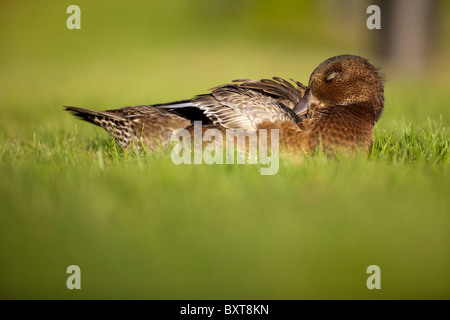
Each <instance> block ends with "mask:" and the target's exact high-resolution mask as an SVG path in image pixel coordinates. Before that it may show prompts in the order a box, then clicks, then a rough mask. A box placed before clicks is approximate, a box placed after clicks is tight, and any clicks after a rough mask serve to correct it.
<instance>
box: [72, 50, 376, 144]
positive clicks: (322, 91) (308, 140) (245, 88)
mask: <svg viewBox="0 0 450 320" xmlns="http://www.w3.org/2000/svg"><path fill="white" fill-rule="evenodd" d="M291 81H292V82H289V81H286V80H284V79H281V78H278V77H274V78H272V79H262V80H259V81H254V80H234V81H233V82H232V83H230V84H225V85H221V86H217V87H215V88H213V89H211V93H209V94H203V95H198V96H196V97H194V98H193V99H190V100H182V101H177V102H172V103H167V104H158V105H144V106H133V107H124V108H121V109H117V110H107V111H94V110H89V109H83V108H77V107H66V110H67V111H70V112H72V113H73V114H74V115H76V116H77V117H79V118H81V119H83V120H86V121H88V122H91V123H94V124H96V125H99V126H101V127H102V128H104V129H105V130H106V131H107V132H108V133H109V134H110V135H111V136H113V137H114V139H115V140H116V142H117V143H118V144H119V145H121V146H122V147H124V148H127V147H129V146H130V145H131V144H135V143H136V144H138V145H140V144H141V143H144V144H146V145H148V146H149V147H150V148H154V147H155V146H157V145H162V146H164V147H167V145H168V143H169V141H170V137H171V135H172V133H173V132H174V131H175V130H177V129H182V128H190V127H191V126H192V124H193V122H194V121H202V124H203V125H206V126H208V127H216V128H220V129H222V131H223V130H224V129H236V130H244V131H258V130H260V129H269V130H270V129H278V130H279V137H280V144H281V146H284V148H285V149H286V150H288V151H297V150H306V151H309V150H314V149H315V148H316V146H317V145H318V144H320V145H321V146H322V147H323V148H324V149H326V150H331V149H344V150H353V149H355V148H358V149H359V148H361V149H364V150H368V149H369V147H370V145H371V143H372V129H373V126H374V124H375V123H376V121H378V119H379V118H380V116H381V113H382V111H383V107H384V89H383V81H382V78H381V76H380V73H379V71H378V70H377V69H376V68H375V67H374V66H372V65H371V64H370V63H369V62H368V61H367V60H366V59H364V58H362V57H359V56H354V55H342V56H337V57H333V58H330V59H328V60H326V61H324V62H322V63H321V64H320V65H319V66H318V67H317V68H316V69H315V70H314V71H313V73H312V74H311V77H310V79H309V85H308V87H306V86H304V85H302V84H301V83H299V82H297V81H295V80H291Z"/></svg>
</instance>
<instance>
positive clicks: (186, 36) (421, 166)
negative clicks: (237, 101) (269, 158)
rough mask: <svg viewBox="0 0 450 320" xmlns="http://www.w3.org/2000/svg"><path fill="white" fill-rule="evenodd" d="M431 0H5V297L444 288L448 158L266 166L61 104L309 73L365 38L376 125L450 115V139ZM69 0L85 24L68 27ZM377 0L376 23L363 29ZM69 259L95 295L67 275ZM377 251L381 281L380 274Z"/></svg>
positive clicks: (444, 60)
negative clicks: (134, 136)
mask: <svg viewBox="0 0 450 320" xmlns="http://www.w3.org/2000/svg"><path fill="white" fill-rule="evenodd" d="M392 3H397V4H398V6H399V8H400V9H398V8H397V9H396V10H397V11H395V10H394V9H393V5H392ZM408 3H409V4H408ZM420 3H422V2H421V1H420V0H419V1H407V2H406V4H405V1H400V0H399V1H391V3H390V2H389V1H351V0H347V1H317V2H312V1H300V0H297V1H268V0H262V1H257V0H228V1H225V0H184V1H182V0H172V1H170V2H168V1H159V0H154V1H138V0H131V1H100V0H98V1H85V0H77V1H75V2H74V1H58V2H56V1H41V0H39V1H1V2H0V142H1V144H0V148H1V149H0V150H1V157H0V201H1V202H0V298H2V299H36V298H40V299H55V298H56V299H72V298H82V299H83V298H84V299H92V298H101V299H109V298H112V299H115V298H122V299H123V298H125V299H127V298H132V299H316V298H325V299H330V298H331V299H333V298H334V299H336V298H338V299H341V298H343V299H347V298H353V299H354V298H362V299H372V298H375V299H380V298H400V299H403V298H414V299H418V298H419V299H420V298H438V299H441V298H446V299H448V298H450V284H449V279H450V271H449V270H450V256H449V254H450V246H449V243H450V236H449V234H448V230H449V227H450V217H449V200H448V190H450V171H449V164H448V157H447V158H445V157H444V158H443V159H444V161H437V162H436V163H431V164H430V163H429V161H428V159H427V158H424V159H422V160H421V161H415V158H414V157H413V156H411V157H410V158H408V157H406V158H405V159H404V160H403V161H398V162H396V161H386V160H385V159H381V160H380V159H378V160H377V159H372V160H368V159H361V158H357V159H347V160H345V161H330V160H328V159H325V158H324V157H317V158H313V159H304V160H301V161H300V165H298V164H297V165H293V164H290V163H288V162H286V163H285V162H282V163H281V167H280V171H279V173H278V174H277V175H275V176H270V177H262V176H260V175H259V173H258V171H257V169H256V168H254V167H252V166H206V165H203V166H175V165H173V164H172V163H171V161H170V157H168V156H150V155H148V156H146V157H139V156H137V157H131V156H130V157H128V156H123V155H111V151H110V150H111V146H110V145H109V141H110V139H109V138H108V136H107V134H106V133H105V132H103V131H102V130H101V129H98V128H94V126H92V125H90V124H87V123H82V122H80V121H77V120H75V119H74V118H73V117H71V116H70V115H69V114H66V113H64V112H63V111H62V106H63V105H74V106H80V107H88V108H92V109H103V110H104V109H111V108H119V107H122V106H127V105H140V104H152V103H162V102H167V101H175V100H178V99H186V98H190V97H192V96H194V95H195V94H199V93H205V92H207V89H208V88H211V87H214V86H216V85H218V84H222V83H226V82H228V81H230V80H232V79H236V78H255V79H259V78H265V77H271V76H275V75H276V76H281V77H285V78H294V79H296V80H298V81H300V82H303V83H304V84H307V82H308V79H309V75H310V74H311V72H312V71H313V70H314V68H315V67H316V66H317V65H318V64H319V63H320V62H322V61H323V60H325V59H327V58H329V57H331V56H335V55H339V54H345V53H351V54H357V55H361V56H364V57H366V58H368V59H369V60H370V61H372V62H373V63H374V64H376V65H378V66H380V67H382V69H383V72H384V74H385V78H386V88H385V89H386V108H385V112H384V115H383V117H382V119H381V120H380V122H379V123H378V125H377V128H376V130H375V131H376V137H377V136H378V137H380V136H383V133H387V134H390V133H393V134H394V135H399V136H402V134H403V131H405V132H409V133H411V130H410V128H411V127H410V123H413V124H414V128H416V132H422V131H421V130H423V128H429V127H431V128H434V129H433V130H435V128H440V129H439V130H440V131H439V137H444V138H443V139H444V141H447V142H446V143H447V144H445V142H444V143H443V144H442V150H444V151H442V152H443V153H441V154H448V136H449V135H448V129H447V128H448V125H449V123H450V120H449V117H448V103H449V101H450V92H449V90H448V87H449V85H450V78H449V76H448V75H449V71H450V68H449V63H450V62H449V59H448V57H449V53H450V44H449V42H448V39H449V38H450V37H449V36H450V25H449V24H450V4H449V3H448V2H446V1H441V2H438V1H435V2H433V1H431V2H430V3H432V5H430V8H427V10H429V11H426V12H427V14H426V16H424V17H422V16H420V14H419V17H422V19H423V21H422V20H421V21H422V22H421V24H420V26H421V27H422V28H421V29H420V30H424V32H423V35H420V34H419V33H416V34H415V35H412V36H411V34H408V31H407V30H409V29H412V27H405V25H406V26H408V24H409V23H416V24H419V22H418V21H419V20H417V19H416V18H414V17H416V16H415V15H414V14H416V15H417V14H418V12H423V8H422V9H420V10H419V11H418V9H417V8H421V7H420ZM71 4H76V5H78V6H79V7H80V8H81V30H69V29H68V28H67V27H66V20H67V18H68V17H69V14H67V13H66V9H67V7H68V6H69V5H71ZM370 4H378V5H379V6H380V7H381V17H382V22H381V26H382V29H381V30H369V29H367V27H366V19H367V18H368V17H369V15H368V14H367V13H366V8H367V6H368V5H370ZM398 10H399V11H398ZM399 12H400V13H403V14H406V16H401V14H400V13H399ZM410 13H411V14H410ZM395 21H397V24H396V23H395ZM398 21H400V22H401V23H400V26H403V28H404V29H405V30H406V31H403V32H406V33H401V32H397V33H398V34H397V33H395V32H394V31H395V30H399V28H400V27H399V22H398ZM420 26H419V27H420ZM420 37H422V38H420ZM400 39H410V40H409V42H405V45H402V46H396V45H394V44H395V43H398V41H400ZM420 39H421V40H420ZM424 39H425V40H424ZM416 40H417V41H419V40H420V41H422V42H421V45H420V46H414V44H415V43H416V42H415V41H416ZM402 41H403V40H402ZM423 47H426V50H425V49H424V50H420V49H421V48H422V49H423ZM402 48H403V49H402ZM405 48H406V49H407V50H405ZM417 48H419V49H417ZM402 50H403V51H402ZM417 50H419V51H421V54H415V53H416V51H417ZM422 51H423V52H422ZM399 56H400V57H401V59H399V58H398V57H399ZM432 132H434V133H436V132H437V131H432ZM421 134H422V135H423V136H426V135H427V133H426V132H422V133H421ZM420 137H421V136H418V140H419V138H420ZM428 138H429V139H431V140H432V139H435V136H433V135H432V134H430V137H428ZM436 139H437V138H436ZM436 139H435V140H436ZM445 139H446V140H445ZM431 140H429V141H431ZM435 140H433V141H435ZM427 141H428V140H427ZM436 141H437V140H436ZM413 158H414V159H413ZM71 264H76V265H79V266H80V268H81V272H82V290H78V291H76V290H73V291H71V290H68V289H67V288H66V278H67V276H68V275H67V274H66V273H65V270H66V268H67V266H69V265H71ZM371 264H377V265H379V266H380V267H381V272H382V276H381V279H382V289H381V290H377V291H375V290H373V291H371V290H368V289H367V287H366V284H365V283H366V279H367V277H368V275H367V274H366V273H365V271H366V268H367V267H368V266H369V265H371Z"/></svg>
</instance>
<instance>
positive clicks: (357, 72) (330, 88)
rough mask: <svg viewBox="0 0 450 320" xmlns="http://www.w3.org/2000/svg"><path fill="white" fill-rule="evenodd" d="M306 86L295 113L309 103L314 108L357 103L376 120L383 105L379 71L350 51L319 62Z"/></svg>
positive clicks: (303, 110)
mask: <svg viewBox="0 0 450 320" xmlns="http://www.w3.org/2000/svg"><path fill="white" fill-rule="evenodd" d="M308 87H309V90H308V91H307V92H306V94H305V96H304V97H303V99H301V100H300V102H299V103H298V104H297V105H296V107H295V108H294V111H295V112H296V113H297V114H301V113H304V112H305V111H307V110H308V109H309V108H310V107H311V105H312V104H315V106H316V107H317V108H324V107H325V108H326V107H333V106H361V107H362V108H365V109H367V110H365V112H367V113H370V114H371V115H372V116H373V120H374V122H375V121H378V119H379V118H380V116H381V113H382V111H383V106H384V87H383V80H382V77H381V75H380V72H379V70H378V69H377V68H375V67H374V66H373V65H372V64H370V63H369V62H368V61H367V60H366V59H364V58H362V57H359V56H354V55H341V56H336V57H333V58H330V59H327V60H325V61H324V62H322V63H321V64H320V65H319V66H318V67H317V68H316V69H315V70H314V71H313V73H312V74H311V77H310V78H309V85H308Z"/></svg>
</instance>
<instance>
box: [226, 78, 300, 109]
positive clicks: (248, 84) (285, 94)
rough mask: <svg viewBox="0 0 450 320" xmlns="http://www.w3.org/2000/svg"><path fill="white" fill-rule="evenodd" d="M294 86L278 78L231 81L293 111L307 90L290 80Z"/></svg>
mask: <svg viewBox="0 0 450 320" xmlns="http://www.w3.org/2000/svg"><path fill="white" fill-rule="evenodd" d="M290 80H291V81H292V82H294V83H295V84H296V86H297V87H295V86H294V85H293V84H292V83H291V82H289V81H287V80H285V79H283V78H280V77H273V78H272V79H261V80H259V81H255V80H249V79H237V80H233V81H232V82H233V83H239V84H238V86H239V87H240V88H247V89H251V90H255V91H258V92H260V93H263V94H265V95H269V96H271V97H272V98H274V99H276V100H277V101H279V102H281V103H283V104H284V105H285V106H287V107H289V108H291V109H293V108H294V107H295V106H296V105H297V103H298V102H299V101H300V100H301V99H302V98H303V97H304V95H305V93H306V91H307V90H308V88H307V87H306V86H304V85H303V84H301V83H300V82H298V81H296V80H293V79H290Z"/></svg>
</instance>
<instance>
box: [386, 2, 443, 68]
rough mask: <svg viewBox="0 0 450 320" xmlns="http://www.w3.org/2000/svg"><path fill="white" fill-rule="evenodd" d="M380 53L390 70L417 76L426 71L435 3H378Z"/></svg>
mask: <svg viewBox="0 0 450 320" xmlns="http://www.w3.org/2000/svg"><path fill="white" fill-rule="evenodd" d="M379 3H380V8H381V48H380V49H381V54H382V56H383V58H384V59H385V60H386V61H387V63H388V64H389V65H390V67H391V68H392V70H393V71H395V72H396V73H399V74H403V75H408V74H418V73H420V72H422V71H424V69H425V68H426V64H427V60H428V57H429V53H430V48H431V47H432V43H433V42H434V41H433V40H434V39H435V37H434V32H435V31H436V30H435V23H434V22H435V16H436V9H437V3H438V0H380V2H379Z"/></svg>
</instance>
